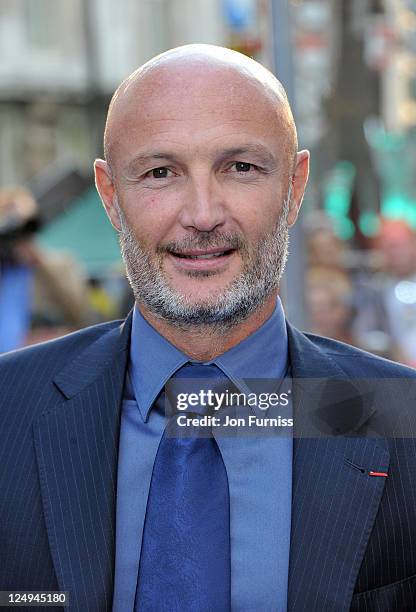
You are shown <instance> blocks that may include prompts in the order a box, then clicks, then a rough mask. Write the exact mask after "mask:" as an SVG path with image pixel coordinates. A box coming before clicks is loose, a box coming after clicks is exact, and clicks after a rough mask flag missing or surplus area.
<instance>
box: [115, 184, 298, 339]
mask: <svg viewBox="0 0 416 612" xmlns="http://www.w3.org/2000/svg"><path fill="white" fill-rule="evenodd" d="M290 197H291V190H290V189H289V192H288V196H287V198H286V199H285V201H284V202H283V208H282V212H281V214H280V217H279V219H278V221H277V224H276V226H275V228H274V230H273V231H272V232H271V233H269V234H266V235H265V236H264V237H263V238H262V239H261V240H260V241H259V243H258V246H257V249H256V251H253V250H252V251H251V253H250V251H249V249H248V245H247V243H246V241H245V240H244V239H243V238H242V237H241V236H240V235H239V234H236V233H224V232H217V231H215V230H214V231H212V232H198V233H197V234H194V235H193V236H192V237H188V238H187V239H185V240H181V241H178V242H172V243H169V244H167V245H165V246H164V247H161V248H159V249H157V264H155V263H154V262H153V261H152V259H151V258H150V257H149V255H148V253H147V252H146V250H145V249H144V248H143V247H142V246H141V244H140V243H139V241H138V240H137V239H136V238H135V236H134V234H133V231H132V229H131V228H130V227H129V225H128V223H127V222H126V218H125V216H124V213H123V211H122V210H121V208H120V206H119V205H118V204H117V203H116V205H117V209H118V212H119V215H120V222H121V231H120V232H119V241H120V248H121V254H122V257H123V260H124V264H125V266H126V272H127V278H128V280H129V282H130V286H131V288H132V291H133V294H134V297H135V300H136V302H137V303H138V304H143V305H144V306H145V307H146V309H147V310H148V311H149V312H150V313H152V314H153V315H154V316H155V317H157V318H159V319H163V320H165V321H167V322H169V323H170V324H171V325H173V326H175V327H178V328H181V329H184V330H185V329H192V328H193V329H195V328H207V331H208V330H211V331H213V332H214V331H215V332H218V331H225V330H229V329H231V328H232V327H235V326H237V325H239V324H240V323H241V322H243V321H244V320H245V319H247V317H249V315H251V314H252V313H254V312H255V310H257V309H258V308H259V307H260V306H261V305H263V304H264V303H265V301H266V299H267V298H268V297H269V296H270V295H271V294H272V293H273V292H275V291H276V290H277V289H278V287H279V283H280V279H281V277H282V275H283V272H284V269H285V265H286V260H287V256H288V250H289V231H288V225H287V216H288V213H289V202H290ZM216 246H221V247H222V246H227V247H228V248H236V249H239V252H240V255H241V257H242V260H243V269H242V271H241V273H240V274H239V276H238V277H237V278H235V279H234V280H233V281H232V282H231V283H230V284H229V285H228V287H226V289H224V290H223V291H222V293H221V294H219V295H216V296H213V297H212V298H206V299H205V300H201V301H199V302H196V301H195V300H193V301H191V300H189V298H187V297H186V296H185V295H182V294H180V293H179V292H178V291H176V290H175V289H174V288H172V287H171V286H170V285H169V284H168V281H167V279H166V276H165V274H164V272H163V257H164V256H166V254H167V252H168V251H169V250H176V251H179V252H180V251H181V250H187V249H205V248H209V247H211V248H212V247H216ZM188 275H189V276H192V277H195V279H196V280H197V279H198V278H203V277H207V276H211V275H215V272H208V271H207V272H198V271H195V272H192V271H190V272H189V273H188Z"/></svg>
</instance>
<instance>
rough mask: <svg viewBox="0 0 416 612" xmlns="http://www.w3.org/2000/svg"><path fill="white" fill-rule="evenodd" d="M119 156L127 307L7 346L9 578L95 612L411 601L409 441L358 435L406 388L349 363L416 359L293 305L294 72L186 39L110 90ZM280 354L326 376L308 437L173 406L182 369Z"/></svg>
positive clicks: (304, 402) (117, 206)
mask: <svg viewBox="0 0 416 612" xmlns="http://www.w3.org/2000/svg"><path fill="white" fill-rule="evenodd" d="M105 157H106V160H105V161H104V160H97V161H96V164H95V170H96V183H97V188H98V190H99V192H100V195H101V198H102V200H103V203H104V206H105V208H106V211H107V214H108V216H109V218H110V220H111V222H112V224H113V225H114V227H115V228H116V230H117V231H118V232H119V235H120V242H121V248H122V253H123V257H124V260H125V264H126V268H127V274H128V277H129V280H130V283H131V286H132V289H133V292H134V294H135V300H136V306H135V309H134V311H133V313H131V314H130V315H129V317H128V318H127V320H126V321H125V322H123V323H122V324H121V325H120V323H119V322H112V323H108V324H104V325H100V326H95V327H92V328H89V329H87V330H84V331H81V332H78V333H75V334H71V335H70V336H67V337H65V338H63V339H60V340H57V341H53V342H50V343H48V344H45V345H39V346H38V347H33V348H31V349H27V350H25V351H21V352H18V353H14V354H9V355H6V356H4V357H3V358H2V359H1V361H0V385H1V389H2V395H1V415H2V444H1V446H0V459H1V466H2V476H1V491H2V502H1V514H0V516H1V531H0V533H1V540H0V543H1V555H2V563H1V569H0V587H1V589H7V590H10V589H15V590H17V589H19V590H58V589H60V590H64V591H68V592H69V595H70V610H82V611H85V610H89V611H93V610H94V611H95V610H97V611H98V610H100V611H101V610H111V609H113V610H115V611H120V610H123V612H124V611H129V610H140V611H145V612H146V611H153V610H155V611H156V610H169V611H171V610H172V611H173V610H195V611H199V610H200V611H207V610H218V611H219V612H221V611H226V610H230V609H232V610H238V611H240V610H242V611H248V610H250V611H251V610H259V611H260V610H261V611H266V610H267V611H269V610H276V611H279V612H280V611H282V610H285V609H287V610H290V611H300V610H304V611H308V612H311V611H319V612H321V611H325V610H327V611H337V612H338V611H342V610H350V609H351V610H355V611H361V610H389V611H392V610H401V611H403V610H413V609H414V608H415V605H416V599H415V594H414V593H415V590H416V589H415V587H416V553H415V552H414V551H415V550H416V504H415V501H416V490H415V489H416V485H415V479H414V478H412V477H411V474H412V473H415V467H416V466H415V457H416V455H415V452H414V451H415V447H414V443H413V440H412V439H398V440H397V439H392V440H390V441H387V440H385V439H384V438H382V437H381V438H379V439H375V438H374V437H366V438H363V437H360V436H359V435H357V432H358V431H361V430H362V429H363V428H366V431H376V433H377V431H380V429H378V427H379V425H380V422H381V421H382V420H383V418H384V423H385V422H386V419H387V422H388V420H389V418H391V417H390V416H389V415H390V414H391V411H390V408H391V407H392V406H391V401H390V400H391V397H392V395H393V394H392V393H390V395H389V396H388V397H387V396H386V394H385V393H380V394H379V395H380V397H376V399H375V400H374V398H373V400H374V401H373V400H368V399H366V398H364V397H363V396H362V395H360V394H359V395H358V396H357V395H356V396H354V395H351V387H352V386H354V385H352V384H350V381H353V380H354V379H355V378H358V377H366V378H368V379H370V378H377V379H380V380H381V379H396V380H399V381H400V385H401V387H400V388H401V389H402V395H405V392H407V391H408V388H409V385H410V383H411V382H412V381H413V380H414V379H415V375H414V372H413V371H412V370H409V369H406V368H403V367H401V366H397V365H395V364H392V363H389V362H386V361H383V360H381V359H378V358H375V357H373V356H371V355H369V354H367V353H363V352H360V351H358V350H355V349H352V348H350V347H347V346H346V345H343V344H339V343H336V342H333V341H330V340H327V339H323V338H319V337H314V336H311V337H308V336H306V335H304V334H302V333H300V332H299V331H297V330H295V329H293V328H292V327H291V326H290V324H287V325H286V323H285V320H284V316H283V314H282V308H281V304H280V301H279V299H278V297H277V295H278V286H279V281H280V277H281V274H282V272H283V268H284V263H285V259H286V255H287V246H288V227H290V226H291V225H293V223H294V222H295V221H296V217H297V214H298V211H299V208H300V205H301V202H302V197H303V194H304V189H305V185H306V181H307V176H308V162H309V155H308V153H307V152H306V151H300V152H298V151H297V140H296V130H295V126H294V122H293V118H292V114H291V112H290V108H289V105H288V102H287V99H286V96H285V94H284V91H283V89H282V87H281V85H280V84H279V83H278V81H277V80H276V79H275V78H274V77H273V76H272V75H271V74H270V73H269V72H268V71H267V70H266V69H264V68H263V67H262V66H260V65H259V64H257V63H256V62H254V61H252V60H250V59H248V58H246V57H244V56H242V55H240V54H238V53H235V52H232V51H229V50H226V49H221V48H217V47H212V46H206V45H191V46H186V47H183V48H178V49H174V50H171V51H169V52H167V53H164V54H162V55H160V56H158V57H156V58H155V59H153V60H151V61H150V62H148V63H147V64H145V65H144V66H143V67H141V68H140V69H139V70H138V71H136V72H135V73H133V74H132V75H131V76H130V77H129V78H128V79H127V80H126V81H124V83H122V85H121V86H120V87H119V88H118V90H117V92H116V93H115V95H114V97H113V100H112V102H111V105H110V109H109V114H108V120H107V126H106V131H105ZM92 239H93V229H92ZM291 281H292V282H296V280H295V279H291ZM286 374H287V375H289V376H290V377H291V378H292V379H293V381H294V383H295V381H296V380H300V381H306V379H308V380H309V379H310V380H311V381H312V382H311V384H310V386H308V384H306V393H305V389H304V390H303V391H302V385H301V384H300V385H299V384H297V385H295V386H296V389H297V390H296V393H295V387H294V403H293V406H289V407H288V413H287V415H288V416H289V417H290V414H291V412H290V411H291V410H293V418H294V421H295V434H296V435H294V436H293V437H292V435H286V436H280V435H266V436H260V435H255V436H249V435H247V436H246V435H245V434H244V435H243V434H241V435H238V434H237V435H231V434H230V435H225V436H221V435H218V434H217V433H216V427H214V425H213V424H212V426H209V427H207V428H206V430H208V435H206V434H207V431H206V430H205V433H204V434H203V433H202V429H203V426H202V420H203V418H207V416H208V415H207V414H205V416H204V415H201V406H202V405H203V400H202V399H201V398H202V395H199V396H197V397H198V398H200V399H198V401H197V402H196V403H195V402H193V403H192V407H191V408H190V412H189V414H190V415H191V416H192V418H191V421H192V423H191V425H190V429H192V428H194V433H195V431H196V436H195V435H190V436H187V435H185V437H183V438H180V437H179V436H178V435H177V432H178V430H179V429H180V427H179V417H178V415H177V413H176V412H174V414H173V415H172V416H169V414H165V410H164V408H165V401H166V404H167V405H172V404H173V407H174V408H175V398H176V401H177V400H178V398H179V397H180V396H179V394H178V395H175V393H176V392H175V389H176V387H175V385H177V384H179V383H181V380H183V381H185V383H186V384H188V383H189V384H191V383H192V382H194V379H204V380H206V379H208V380H209V381H212V385H213V386H214V384H215V385H217V383H219V384H220V385H221V384H222V385H224V384H225V385H226V386H228V388H231V386H232V385H234V386H235V387H237V389H238V390H239V391H241V389H244V388H245V390H246V391H247V388H246V387H244V385H245V383H246V382H247V381H248V379H250V380H251V381H254V384H256V381H257V383H258V382H259V381H260V382H261V381H266V383H267V381H269V382H270V381H272V383H273V382H276V380H277V379H281V378H282V377H284V376H286ZM212 376H214V377H212ZM214 378H215V382H214ZM322 381H323V384H321V383H322ZM331 381H333V382H335V383H338V382H340V383H341V386H340V387H339V388H338V387H337V392H336V393H337V396H336V401H337V402H341V403H340V404H339V406H337V407H336V409H335V408H333V402H332V399H333V398H332V397H331V396H330V395H329V394H328V392H327V390H326V389H327V387H328V384H329V382H331ZM403 381H404V382H403ZM409 381H410V382H409ZM198 382H199V381H198ZM166 383H168V384H167V385H166V393H165V384H166ZM209 384H211V382H210V383H209ZM249 384H251V383H250V381H248V382H247V385H249ZM267 384H268V383H267ZM354 384H355V383H354ZM172 385H173V387H172ZM379 386H380V387H381V385H379ZM272 388H275V387H273V385H272ZM323 388H324V392H323V393H322V389H323ZM389 389H390V387H389ZM248 390H249V391H250V390H251V388H250V387H249V389H248ZM211 391H212V390H211ZM227 391H228V389H227ZM268 391H270V387H268ZM375 392H377V390H376V391H375ZM369 395H371V393H370V394H369ZM187 397H188V399H189V403H190V402H191V396H190V395H189V396H187ZM205 397H206V396H205ZM259 397H260V396H259ZM269 397H271V395H270V396H269ZM316 397H318V398H319V401H317V402H315V398H316ZM328 397H329V399H330V401H329V402H328ZM172 398H173V399H172ZM182 399H183V396H182ZM397 401H399V400H398V398H397ZM402 403H404V402H402ZM176 406H177V407H178V410H181V409H182V406H180V404H179V402H178V401H177V403H176ZM231 408H233V407H231ZM234 408H235V407H234ZM386 408H388V409H389V410H387V412H386V410H385V409H386ZM404 408H406V409H408V412H403V418H404V417H406V419H405V421H404V422H405V423H406V426H405V427H404V429H405V430H406V431H409V429H410V430H411V428H412V427H413V421H412V414H413V412H412V405H411V403H409V402H407V401H406V403H405V406H404ZM245 409H246V407H244V405H243V406H242V407H241V410H242V412H239V410H240V406H237V411H238V412H237V413H238V414H243V413H244V410H245ZM256 409H257V406H253V408H252V410H253V414H254V412H255V411H256ZM279 410H280V408H279ZM250 411H251V408H250V407H249V408H248V412H247V413H244V414H248V415H250V416H253V415H252V414H250ZM282 411H283V407H282ZM184 414H185V413H183V412H181V417H183V416H184ZM386 414H387V416H386ZM396 414H397V413H396ZM400 414H401V413H400ZM333 415H335V417H336V418H335V420H334V419H333ZM209 416H210V417H212V414H210V415H209ZM212 418H213V417H212ZM377 419H378V421H377ZM285 420H286V422H289V420H290V419H289V418H288V419H285ZM402 421H403V419H402ZM175 422H176V426H175ZM211 423H214V421H212V420H211ZM172 424H173V425H172ZM377 424H378V425H377ZM171 425H172V427H173V430H170V431H169V427H170V426H171ZM175 427H176V429H175ZM172 431H173V433H172ZM383 432H384V429H383ZM344 434H345V435H344ZM387 474H388V477H387Z"/></svg>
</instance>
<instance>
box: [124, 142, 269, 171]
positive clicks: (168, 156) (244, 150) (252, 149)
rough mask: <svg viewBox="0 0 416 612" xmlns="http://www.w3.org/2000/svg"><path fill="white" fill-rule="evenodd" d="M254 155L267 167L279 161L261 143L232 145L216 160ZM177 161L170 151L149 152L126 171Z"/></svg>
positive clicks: (137, 158)
mask: <svg viewBox="0 0 416 612" xmlns="http://www.w3.org/2000/svg"><path fill="white" fill-rule="evenodd" d="M246 154H250V155H253V156H254V158H255V161H257V162H258V163H260V164H262V165H264V166H266V167H273V168H274V167H276V166H277V162H276V159H275V157H274V156H273V154H272V153H271V152H270V151H269V150H268V149H267V148H266V147H264V146H263V145H260V144H243V145H241V146H239V147H231V148H229V149H224V150H223V151H220V152H219V154H218V155H217V156H216V162H217V163H218V162H223V161H225V160H226V159H230V158H233V157H238V156H239V155H246ZM159 160H163V161H177V160H178V156H177V154H174V153H172V152H169V151H155V152H149V153H147V154H141V155H136V156H135V157H134V158H133V159H132V160H131V161H130V162H129V163H128V164H127V166H126V168H125V171H126V172H127V173H128V174H130V173H134V172H136V171H137V170H140V169H141V168H143V167H146V166H147V165H148V164H151V163H152V162H153V161H159Z"/></svg>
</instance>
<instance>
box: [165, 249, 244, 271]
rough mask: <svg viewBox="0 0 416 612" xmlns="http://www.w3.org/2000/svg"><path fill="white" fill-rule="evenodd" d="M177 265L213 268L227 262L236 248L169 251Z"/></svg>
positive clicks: (199, 268) (186, 267)
mask: <svg viewBox="0 0 416 612" xmlns="http://www.w3.org/2000/svg"><path fill="white" fill-rule="evenodd" d="M168 252H169V255H170V256H171V258H172V259H173V260H174V262H175V263H176V265H177V266H179V267H180V268H184V269H194V270H202V269H204V270H205V269H212V268H215V267H218V266H221V264H224V263H226V262H227V261H228V260H229V259H230V258H231V257H232V256H233V255H234V253H236V249H230V248H214V249H193V250H189V251H180V252H179V251H168Z"/></svg>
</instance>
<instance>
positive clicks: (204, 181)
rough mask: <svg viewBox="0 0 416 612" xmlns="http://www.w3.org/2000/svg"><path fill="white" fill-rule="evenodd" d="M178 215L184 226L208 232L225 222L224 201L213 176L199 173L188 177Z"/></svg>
mask: <svg viewBox="0 0 416 612" xmlns="http://www.w3.org/2000/svg"><path fill="white" fill-rule="evenodd" d="M183 196H184V201H183V206H182V210H181V215H180V222H181V224H182V226H183V227H185V228H194V229H196V230H198V231H200V232H210V231H212V230H214V229H215V228H217V227H219V226H221V225H223V224H224V222H225V218H226V212H225V202H224V198H223V194H222V192H221V187H220V185H219V184H218V183H217V182H216V181H215V178H214V177H202V176H201V175H199V176H196V177H194V178H192V179H189V182H188V185H187V190H186V193H184V194H183Z"/></svg>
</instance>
